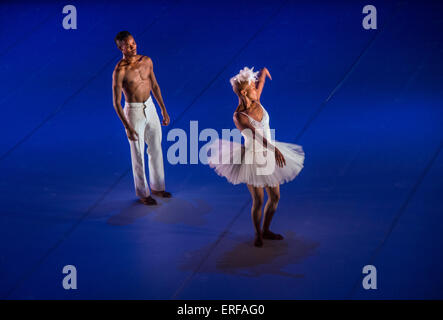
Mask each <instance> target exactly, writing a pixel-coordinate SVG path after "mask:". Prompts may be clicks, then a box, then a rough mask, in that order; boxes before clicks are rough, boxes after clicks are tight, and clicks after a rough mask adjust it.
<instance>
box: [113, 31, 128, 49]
mask: <svg viewBox="0 0 443 320" xmlns="http://www.w3.org/2000/svg"><path fill="white" fill-rule="evenodd" d="M127 37H132V34H130V33H129V31H120V32H119V33H117V35H116V36H115V39H114V41H115V44H116V45H117V46H118V42H117V41H123V40H125V39H126V38H127Z"/></svg>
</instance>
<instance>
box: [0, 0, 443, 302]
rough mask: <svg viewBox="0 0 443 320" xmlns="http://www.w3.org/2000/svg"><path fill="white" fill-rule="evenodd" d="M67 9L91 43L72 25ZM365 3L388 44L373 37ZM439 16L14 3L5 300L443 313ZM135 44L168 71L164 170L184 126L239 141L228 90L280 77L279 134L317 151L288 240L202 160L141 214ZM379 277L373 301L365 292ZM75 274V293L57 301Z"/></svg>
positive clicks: (402, 9)
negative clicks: (129, 104)
mask: <svg viewBox="0 0 443 320" xmlns="http://www.w3.org/2000/svg"><path fill="white" fill-rule="evenodd" d="M66 4H72V5H75V7H76V9H77V14H78V22H77V27H78V29H77V30H65V29H63V27H62V20H63V17H64V15H63V14H62V8H63V6H65V5H66ZM366 4H372V5H375V6H376V8H377V14H378V19H377V22H378V29H377V30H365V29H363V27H362V19H363V16H364V15H363V14H362V8H363V7H364V5H366ZM441 12H442V5H441V3H439V2H438V1H371V3H367V2H366V1H359V0H357V1H333V2H332V1H281V0H274V1H221V2H216V1H138V2H137V1H72V2H69V3H68V2H61V1H48V2H41V1H33V2H20V1H17V2H2V3H1V4H0V39H1V41H0V58H1V59H0V70H1V75H2V77H1V80H0V81H1V95H0V108H1V111H2V119H3V121H2V125H1V126H0V135H1V137H2V138H1V139H0V172H1V179H0V188H1V192H0V199H1V209H0V213H1V214H0V297H2V298H3V299H171V298H172V299H423V298H427V299H430V298H433V299H435V298H438V299H442V298H443V276H442V272H441V270H442V269H443V250H442V249H443V240H442V237H441V234H442V231H443V227H442V222H443V216H442V213H443V212H442V208H443V200H442V199H443V197H442V181H443V179H442V178H443V161H442V160H443V158H442V157H443V155H442V152H441V149H442V134H443V126H442V96H443V90H442V88H443V64H442V60H441V57H442V53H443V39H442V32H441V30H443V28H442V25H443V17H442V14H441ZM121 30H128V31H130V32H131V33H132V34H133V35H134V37H135V40H136V41H137V44H138V52H139V53H140V54H144V55H148V56H150V57H151V58H152V60H153V62H154V68H155V69H154V70H155V73H156V76H157V80H158V82H159V84H160V87H161V90H162V93H163V97H164V100H165V103H166V107H167V110H168V112H169V115H170V116H171V124H170V126H168V127H163V148H164V155H165V159H166V151H167V148H168V147H169V146H170V145H171V144H172V142H168V141H167V140H166V136H167V133H168V131H169V130H171V129H172V128H182V129H184V130H186V131H187V132H189V121H192V120H198V121H199V129H200V130H202V129H204V128H214V129H216V130H221V129H222V128H233V127H234V125H233V123H232V113H233V111H234V110H235V108H236V106H237V98H236V96H235V95H234V94H233V92H232V90H231V87H230V84H229V78H230V77H231V76H232V75H234V74H236V73H237V72H238V71H239V70H240V69H241V68H243V67H244V66H249V67H252V66H254V67H255V68H256V69H260V68H262V67H264V66H266V67H268V69H269V70H270V72H271V74H272V77H273V80H272V81H268V82H267V83H266V86H265V89H264V93H263V95H262V104H263V105H264V106H265V107H266V109H267V110H268V112H269V114H270V119H271V127H272V128H275V130H276V138H277V140H281V141H285V142H291V143H297V144H300V145H302V146H303V148H304V150H305V153H306V160H305V167H304V169H303V171H302V172H301V174H300V175H299V176H298V177H297V178H296V179H295V180H294V181H293V182H291V183H288V184H285V185H282V187H281V199H280V203H279V207H278V211H277V213H276V216H275V219H274V222H273V227H274V229H275V230H276V231H278V232H282V233H283V234H284V235H285V236H286V240H285V241H282V242H265V246H264V247H263V248H261V249H255V248H254V247H253V246H252V240H253V229H252V223H251V221H250V213H249V212H250V205H251V203H250V196H249V192H248V191H247V189H246V187H245V186H244V185H238V186H233V185H230V184H229V183H227V181H226V180H225V179H224V178H221V177H219V176H217V174H215V172H213V170H211V169H210V168H208V167H207V166H205V165H203V164H194V165H191V164H189V165H175V166H174V165H170V164H169V163H167V162H165V170H166V186H167V190H169V191H170V192H172V193H173V196H174V197H173V198H172V199H158V201H159V205H158V206H156V207H146V206H143V205H140V204H138V203H137V202H136V198H135V194H134V189H133V181H132V172H131V170H130V153H129V144H128V142H127V139H126V136H125V132H124V129H123V126H122V125H121V123H120V121H119V119H118V117H117V115H116V113H115V111H114V109H113V106H112V91H111V75H112V71H113V68H114V66H115V64H116V63H117V62H118V60H119V59H120V58H121V53H120V52H119V51H118V50H117V48H116V46H115V44H114V37H115V35H116V34H117V32H119V31H121ZM157 110H158V112H159V114H160V110H159V109H157ZM219 132H220V131H219ZM201 145H202V144H201ZM201 145H200V146H201ZM367 264H373V265H375V266H376V268H377V276H378V282H377V287H378V289H377V290H364V289H363V288H362V285H361V281H362V279H363V276H364V275H363V274H362V269H363V266H365V265H367ZM65 265H74V266H76V268H77V273H78V274H77V275H78V289H77V290H64V289H63V287H62V279H63V277H64V275H63V274H62V269H63V266H65Z"/></svg>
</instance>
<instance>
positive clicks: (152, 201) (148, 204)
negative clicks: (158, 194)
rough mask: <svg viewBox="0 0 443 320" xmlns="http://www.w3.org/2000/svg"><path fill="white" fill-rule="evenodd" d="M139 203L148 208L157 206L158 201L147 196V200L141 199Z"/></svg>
mask: <svg viewBox="0 0 443 320" xmlns="http://www.w3.org/2000/svg"><path fill="white" fill-rule="evenodd" d="M139 201H140V202H141V203H143V204H145V205H147V206H154V205H156V204H157V200H155V199H154V198H153V197H151V196H147V197H146V198H140V200H139Z"/></svg>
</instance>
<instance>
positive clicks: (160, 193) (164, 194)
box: [151, 190, 172, 198]
mask: <svg viewBox="0 0 443 320" xmlns="http://www.w3.org/2000/svg"><path fill="white" fill-rule="evenodd" d="M151 193H152V194H153V195H156V196H159V197H162V198H171V197H172V194H171V193H170V192H167V191H156V190H151Z"/></svg>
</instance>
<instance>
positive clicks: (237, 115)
mask: <svg viewBox="0 0 443 320" xmlns="http://www.w3.org/2000/svg"><path fill="white" fill-rule="evenodd" d="M243 112H244V111H243V110H242V109H241V108H240V106H238V107H237V108H236V109H235V111H234V114H233V115H232V119H233V120H234V123H235V124H236V125H237V126H238V125H240V126H241V127H245V126H247V124H248V116H247V115H245V114H244V113H243Z"/></svg>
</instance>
